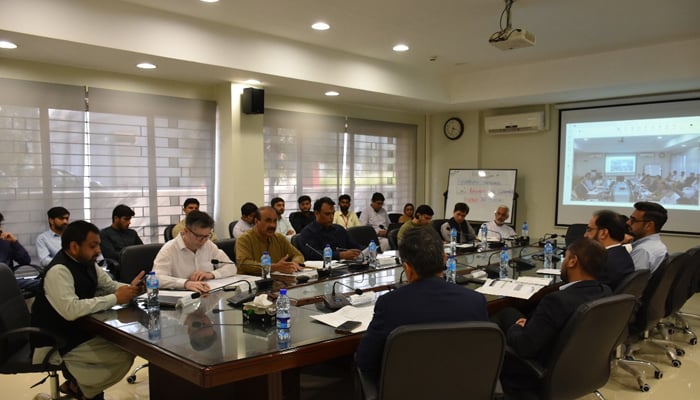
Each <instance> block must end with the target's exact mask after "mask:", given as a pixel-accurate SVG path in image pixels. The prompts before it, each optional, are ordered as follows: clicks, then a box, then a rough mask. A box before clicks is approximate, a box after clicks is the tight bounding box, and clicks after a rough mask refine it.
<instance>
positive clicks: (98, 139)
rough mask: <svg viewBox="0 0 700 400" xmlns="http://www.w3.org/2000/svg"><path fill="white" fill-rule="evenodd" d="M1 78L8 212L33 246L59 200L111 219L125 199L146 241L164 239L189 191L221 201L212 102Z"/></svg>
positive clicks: (105, 221) (12, 225)
mask: <svg viewBox="0 0 700 400" xmlns="http://www.w3.org/2000/svg"><path fill="white" fill-rule="evenodd" d="M0 87H2V88H3V90H2V91H1V93H0V199H1V200H2V203H1V205H0V212H2V213H3V214H4V216H5V223H6V226H7V228H6V229H7V230H8V231H11V232H13V233H15V234H16V235H17V236H18V238H19V239H20V242H21V243H22V244H23V245H24V246H25V248H27V250H28V251H29V252H30V254H32V256H34V255H35V254H36V251H35V246H34V240H35V238H36V236H37V235H38V234H39V233H40V232H42V231H45V230H46V229H48V227H47V222H46V211H47V210H48V209H49V208H51V207H53V206H56V205H61V206H63V207H66V208H67V209H68V210H70V212H71V220H76V219H87V220H90V221H91V222H93V223H94V224H95V225H97V226H98V227H99V228H104V227H106V226H108V225H110V224H111V215H112V209H113V208H114V206H116V205H117V204H122V203H123V204H127V205H129V206H130V207H132V208H133V209H134V211H135V212H136V216H135V217H134V219H133V221H132V226H131V228H133V229H135V230H136V231H137V232H138V233H139V236H141V238H142V239H143V241H144V242H146V243H149V242H158V241H162V239H161V238H162V231H163V228H164V227H165V226H166V225H168V224H171V223H176V222H177V221H178V220H179V219H180V218H181V205H182V202H183V201H184V199H185V198H187V197H197V198H198V199H199V201H200V202H201V204H202V208H203V209H204V210H206V209H213V205H212V199H213V196H212V193H213V191H212V187H213V186H212V182H213V175H214V167H213V162H214V161H213V160H214V127H215V115H216V114H215V113H216V108H215V104H214V103H211V102H202V101H195V100H186V99H177V98H171V97H164V96H155V95H143V94H135V93H125V92H119V91H112V90H102V89H92V88H91V89H90V90H89V91H88V92H86V91H85V89H84V88H82V87H73V86H64V85H53V84H43V83H35V82H26V81H16V80H6V79H0ZM86 96H87V98H88V102H87V104H88V105H89V107H86V105H85V100H84V99H85V97H86Z"/></svg>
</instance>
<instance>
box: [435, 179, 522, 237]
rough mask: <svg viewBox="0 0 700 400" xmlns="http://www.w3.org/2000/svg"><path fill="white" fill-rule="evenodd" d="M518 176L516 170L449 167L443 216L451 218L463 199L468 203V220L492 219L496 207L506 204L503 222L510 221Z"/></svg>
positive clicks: (513, 212) (509, 222)
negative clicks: (506, 211) (506, 217)
mask: <svg viewBox="0 0 700 400" xmlns="http://www.w3.org/2000/svg"><path fill="white" fill-rule="evenodd" d="M517 176H518V170H517V169H451V170H450V172H449V176H448V179H447V204H446V205H445V218H452V210H453V209H454V206H455V204H456V203H460V202H463V203H467V205H468V206H469V214H468V215H467V220H468V221H470V222H471V221H474V222H483V221H491V220H493V213H494V211H495V210H496V208H497V207H498V206H499V205H500V204H505V205H507V206H508V207H510V215H509V216H508V220H506V223H507V224H512V222H513V221H512V220H513V216H514V214H515V211H514V205H515V180H516V178H517Z"/></svg>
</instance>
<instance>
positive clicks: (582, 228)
mask: <svg viewBox="0 0 700 400" xmlns="http://www.w3.org/2000/svg"><path fill="white" fill-rule="evenodd" d="M586 228H588V224H573V225H569V228H568V229H567V230H566V235H565V236H564V243H566V245H567V246H568V245H570V244H571V243H573V242H575V241H576V239H580V238H582V237H583V234H584V233H586Z"/></svg>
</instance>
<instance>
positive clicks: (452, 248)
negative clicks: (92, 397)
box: [450, 228, 457, 256]
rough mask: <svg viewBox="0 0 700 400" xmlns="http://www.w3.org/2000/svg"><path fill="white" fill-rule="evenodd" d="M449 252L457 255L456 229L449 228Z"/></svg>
mask: <svg viewBox="0 0 700 400" xmlns="http://www.w3.org/2000/svg"><path fill="white" fill-rule="evenodd" d="M450 254H452V255H453V256H456V255H457V229H455V228H452V229H451V230H450Z"/></svg>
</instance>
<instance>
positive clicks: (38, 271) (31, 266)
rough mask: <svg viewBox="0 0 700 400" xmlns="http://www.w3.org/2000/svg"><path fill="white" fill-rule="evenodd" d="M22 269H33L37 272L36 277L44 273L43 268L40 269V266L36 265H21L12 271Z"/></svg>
mask: <svg viewBox="0 0 700 400" xmlns="http://www.w3.org/2000/svg"><path fill="white" fill-rule="evenodd" d="M22 267H30V268H33V269H34V270H35V271H36V272H37V274H38V275H41V274H43V273H44V267H42V266H41V265H36V264H22V265H18V266H16V267H15V268H14V270H15V271H17V270H18V269H19V268H22Z"/></svg>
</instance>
